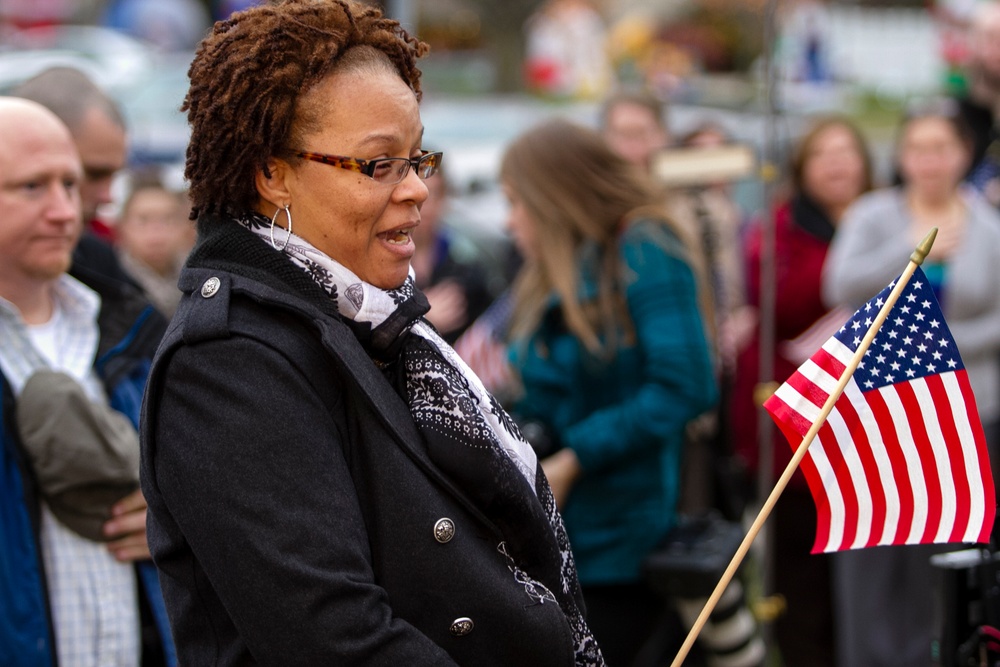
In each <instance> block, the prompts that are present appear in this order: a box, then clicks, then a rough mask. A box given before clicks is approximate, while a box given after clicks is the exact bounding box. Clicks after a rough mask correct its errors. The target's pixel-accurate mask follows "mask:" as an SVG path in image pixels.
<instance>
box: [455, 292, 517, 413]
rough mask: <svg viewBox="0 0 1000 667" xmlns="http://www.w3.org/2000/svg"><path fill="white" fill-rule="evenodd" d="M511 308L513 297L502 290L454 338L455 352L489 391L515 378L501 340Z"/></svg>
mask: <svg viewBox="0 0 1000 667" xmlns="http://www.w3.org/2000/svg"><path fill="white" fill-rule="evenodd" d="M513 311H514V297H513V295H512V294H511V293H510V292H509V291H507V292H504V293H503V294H501V295H500V296H499V297H497V299H496V300H495V301H494V302H493V303H492V304H490V307H489V308H487V309H486V311H485V312H484V313H483V314H482V315H480V316H479V317H478V318H476V321H475V322H473V323H472V326H470V327H469V328H468V329H466V330H465V333H463V334H462V335H461V337H459V339H458V340H457V341H455V352H456V353H458V356H460V357H462V360H463V361H465V363H466V364H468V365H469V368H471V369H472V370H473V372H474V373H475V374H476V375H477V376H479V379H480V380H482V382H483V386H485V387H486V389H488V390H489V392H490V393H492V394H502V393H503V392H504V391H505V390H509V388H510V385H511V383H512V382H513V379H514V372H513V369H512V368H511V365H510V362H509V361H508V360H507V346H506V344H505V343H504V342H503V336H504V332H505V331H506V330H507V327H508V325H509V324H510V318H511V315H512V314H513Z"/></svg>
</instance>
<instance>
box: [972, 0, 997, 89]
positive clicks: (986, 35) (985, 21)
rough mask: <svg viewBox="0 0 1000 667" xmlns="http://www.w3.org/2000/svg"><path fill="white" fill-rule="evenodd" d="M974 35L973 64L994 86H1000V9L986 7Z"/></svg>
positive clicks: (975, 27)
mask: <svg viewBox="0 0 1000 667" xmlns="http://www.w3.org/2000/svg"><path fill="white" fill-rule="evenodd" d="M981 11H982V14H981V16H980V17H979V18H978V20H977V22H976V25H975V26H974V29H973V35H972V59H973V63H974V64H975V65H976V66H977V67H978V68H979V70H980V71H981V72H982V73H983V74H984V75H985V76H986V78H987V80H988V81H989V82H990V83H991V84H992V85H994V86H997V85H1000V8H998V7H996V6H990V5H984V6H983V8H982V10H981Z"/></svg>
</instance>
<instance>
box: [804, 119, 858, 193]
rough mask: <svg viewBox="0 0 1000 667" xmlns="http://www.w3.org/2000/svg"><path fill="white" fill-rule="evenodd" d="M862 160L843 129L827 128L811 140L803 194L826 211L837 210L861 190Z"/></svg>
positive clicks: (807, 152)
mask: <svg viewBox="0 0 1000 667" xmlns="http://www.w3.org/2000/svg"><path fill="white" fill-rule="evenodd" d="M864 182H865V161H864V157H863V156H862V154H861V151H860V149H859V147H858V145H857V142H856V141H855V139H854V135H853V134H852V133H851V131H850V130H848V129H847V128H846V127H842V126H840V125H831V126H830V127H828V128H826V129H825V130H823V131H822V132H820V133H819V134H818V135H816V137H815V138H814V139H813V142H812V146H810V147H809V148H808V149H807V151H806V155H805V162H804V164H803V169H802V183H803V188H804V189H805V193H806V194H807V195H809V196H810V197H812V199H813V200H814V201H815V202H816V203H817V204H819V205H820V206H822V207H823V208H824V209H826V210H827V211H839V210H843V209H844V208H845V207H847V206H848V205H849V204H850V203H851V202H853V201H854V200H855V199H856V198H857V197H858V196H859V195H860V194H861V191H862V190H863V189H864Z"/></svg>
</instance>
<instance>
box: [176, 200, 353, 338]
mask: <svg viewBox="0 0 1000 667" xmlns="http://www.w3.org/2000/svg"><path fill="white" fill-rule="evenodd" d="M186 266H187V267H190V268H211V269H218V270H222V271H227V272H229V273H232V274H234V275H237V276H242V277H244V278H247V279H249V280H253V281H255V282H258V283H261V284H264V285H267V286H269V287H272V288H274V289H277V290H279V291H282V292H288V291H291V292H292V293H294V294H295V295H296V296H299V297H301V298H302V299H304V300H305V301H307V302H309V303H310V304H311V305H313V306H315V307H316V308H318V309H319V310H321V311H322V312H324V313H326V314H329V315H333V316H335V317H338V318H339V317H340V314H339V313H338V312H337V307H336V305H335V304H334V303H333V302H332V301H331V300H330V299H329V297H328V295H327V294H326V292H324V291H323V289H322V288H321V287H320V286H319V285H317V284H316V282H315V281H314V280H313V279H312V278H310V277H309V275H308V274H306V273H305V272H304V271H302V269H300V268H299V267H297V266H295V265H294V264H293V263H292V262H291V261H290V260H289V259H288V258H287V257H285V256H284V255H282V254H281V253H280V252H278V251H277V250H275V249H274V248H272V247H270V246H269V245H268V244H267V243H265V242H264V241H262V240H261V239H260V238H258V237H257V236H256V235H255V234H254V233H253V232H250V231H249V230H247V229H245V228H244V227H243V226H241V225H240V224H239V223H238V222H236V221H235V220H233V219H229V218H221V217H206V218H202V219H199V220H198V243H197V245H195V248H194V250H193V251H192V252H191V254H190V256H188V260H187V263H186Z"/></svg>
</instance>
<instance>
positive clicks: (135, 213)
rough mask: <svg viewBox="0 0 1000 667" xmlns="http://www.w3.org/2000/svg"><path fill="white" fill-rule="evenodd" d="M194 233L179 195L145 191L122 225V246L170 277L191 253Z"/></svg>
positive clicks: (130, 206)
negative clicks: (169, 274) (182, 257)
mask: <svg viewBox="0 0 1000 667" xmlns="http://www.w3.org/2000/svg"><path fill="white" fill-rule="evenodd" d="M190 229H191V225H190V224H189V223H188V221H187V219H186V216H185V215H184V209H183V207H182V205H181V202H180V200H179V199H178V198H177V196H176V195H174V194H173V193H171V192H168V191H166V190H163V189H160V188H145V189H142V190H138V191H136V192H135V193H134V194H133V195H132V198H131V199H130V200H129V203H128V207H127V208H126V209H125V211H124V212H123V214H122V218H121V220H119V222H118V226H117V230H118V243H119V245H120V246H121V247H122V248H123V249H124V250H125V251H126V252H128V253H129V254H130V255H132V256H133V257H135V258H136V259H138V260H139V261H140V262H142V263H143V264H146V265H147V266H149V267H150V268H151V269H153V270H154V271H156V272H157V273H160V274H166V273H167V272H169V271H172V270H173V269H174V268H175V266H176V264H177V261H178V259H179V258H180V257H181V256H182V255H183V254H184V253H185V252H186V251H188V250H189V249H190V245H191V231H190Z"/></svg>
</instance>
